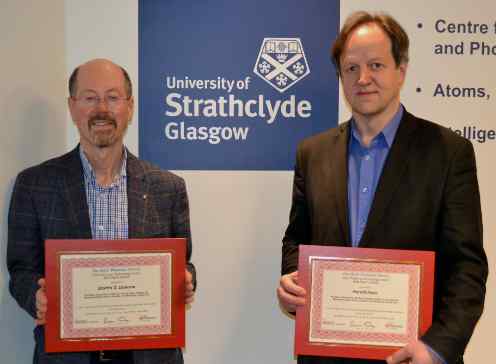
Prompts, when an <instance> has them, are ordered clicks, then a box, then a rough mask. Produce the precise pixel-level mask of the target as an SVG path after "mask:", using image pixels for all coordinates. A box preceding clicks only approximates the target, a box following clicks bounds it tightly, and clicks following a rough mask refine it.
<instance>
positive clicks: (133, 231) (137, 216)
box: [127, 151, 149, 238]
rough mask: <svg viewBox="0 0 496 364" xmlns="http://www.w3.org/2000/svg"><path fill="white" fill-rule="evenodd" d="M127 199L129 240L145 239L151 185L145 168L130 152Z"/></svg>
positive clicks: (128, 153)
mask: <svg viewBox="0 0 496 364" xmlns="http://www.w3.org/2000/svg"><path fill="white" fill-rule="evenodd" d="M127 155H128V158H127V199H128V224H129V226H128V227H129V238H143V237H145V231H147V229H146V226H145V223H146V221H147V220H148V217H147V216H146V212H147V211H148V210H149V209H147V208H146V205H147V203H148V200H149V198H148V189H149V183H148V181H147V178H146V175H145V171H144V169H143V166H142V165H141V163H140V162H139V160H138V158H136V157H135V156H134V155H133V154H131V153H130V152H129V151H128V152H127Z"/></svg>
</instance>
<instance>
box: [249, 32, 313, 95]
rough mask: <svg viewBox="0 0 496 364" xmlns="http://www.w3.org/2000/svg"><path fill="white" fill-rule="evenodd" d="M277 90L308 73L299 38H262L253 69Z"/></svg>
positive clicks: (308, 69) (284, 89) (287, 86)
mask: <svg viewBox="0 0 496 364" xmlns="http://www.w3.org/2000/svg"><path fill="white" fill-rule="evenodd" d="M253 72H255V73H256V74H257V75H258V76H260V77H261V78H262V79H263V80H264V81H265V82H267V83H268V84H270V85H271V86H272V87H274V88H275V89H276V90H277V91H279V92H284V91H286V90H287V89H288V88H290V87H291V86H293V85H294V84H295V83H297V82H298V81H300V80H302V79H303V78H304V77H305V76H306V75H308V74H309V73H310V68H309V67H308V62H307V58H306V57H305V52H303V46H302V44H301V41H300V38H264V40H263V42H262V46H261V47H260V52H259V53H258V58H257V62H256V63H255V68H254V69H253Z"/></svg>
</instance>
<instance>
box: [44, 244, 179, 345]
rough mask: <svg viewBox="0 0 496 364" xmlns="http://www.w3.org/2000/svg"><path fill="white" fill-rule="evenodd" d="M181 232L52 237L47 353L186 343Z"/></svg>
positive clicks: (48, 252)
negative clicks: (121, 237)
mask: <svg viewBox="0 0 496 364" xmlns="http://www.w3.org/2000/svg"><path fill="white" fill-rule="evenodd" d="M185 249H186V241H185V239H182V238H177V239H176V238H158V239H129V240H86V239H76V240H46V241H45V280H46V294H47V299H48V311H47V316H46V324H45V341H46V347H45V350H46V351H47V352H65V351H96V350H119V349H155V348H170V347H182V346H184V342H185V332H184V331H185V330H184V326H185V325H184V321H185V304H184V289H185V287H184V284H185V282H184V279H185V278H184V274H185V273H184V272H185V266H186V253H185Z"/></svg>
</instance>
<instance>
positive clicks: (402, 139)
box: [360, 110, 417, 247]
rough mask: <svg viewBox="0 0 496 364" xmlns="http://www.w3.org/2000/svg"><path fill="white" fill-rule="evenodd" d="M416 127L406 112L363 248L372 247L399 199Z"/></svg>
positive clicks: (382, 177) (392, 147)
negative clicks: (399, 189)
mask: <svg viewBox="0 0 496 364" xmlns="http://www.w3.org/2000/svg"><path fill="white" fill-rule="evenodd" d="M416 127H417V123H416V122H415V117H414V116H413V115H412V114H410V113H408V112H407V111H406V110H405V114H404V116H403V118H402V120H401V123H400V126H399V128H398V131H397V133H396V136H395V138H394V142H393V145H392V146H391V150H390V151H389V154H388V157H387V159H386V162H385V164H384V168H383V170H382V175H381V177H380V179H379V183H378V185H377V190H376V192H375V195H374V200H373V202H372V206H371V208H370V213H369V217H368V219H367V226H366V228H365V231H364V233H363V236H362V239H361V241H360V246H361V247H365V246H368V245H370V244H369V242H371V241H372V240H373V232H374V228H375V227H376V226H378V225H379V224H380V223H381V220H382V217H383V216H384V213H385V211H386V209H387V208H388V206H389V205H390V203H391V201H392V200H393V199H395V198H398V196H396V191H397V189H398V187H399V185H400V183H401V180H402V177H403V175H404V173H405V171H407V169H408V164H409V160H410V157H411V153H410V147H411V145H412V140H413V135H412V134H413V132H414V131H415V129H416Z"/></svg>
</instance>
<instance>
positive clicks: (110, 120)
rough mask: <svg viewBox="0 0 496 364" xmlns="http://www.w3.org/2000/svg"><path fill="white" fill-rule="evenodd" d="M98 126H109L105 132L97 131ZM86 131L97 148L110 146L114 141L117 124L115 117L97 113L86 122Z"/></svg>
mask: <svg viewBox="0 0 496 364" xmlns="http://www.w3.org/2000/svg"><path fill="white" fill-rule="evenodd" d="M99 126H110V128H106V129H105V130H98V127H99ZM88 130H89V131H90V135H91V137H92V139H93V142H94V145H95V146H97V147H99V148H106V147H109V146H111V145H112V144H113V143H114V142H115V140H116V136H117V135H116V130H117V122H116V121H115V117H114V116H113V115H112V114H111V113H108V112H99V113H96V114H95V115H93V116H92V117H90V118H89V120H88Z"/></svg>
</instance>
